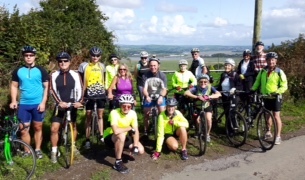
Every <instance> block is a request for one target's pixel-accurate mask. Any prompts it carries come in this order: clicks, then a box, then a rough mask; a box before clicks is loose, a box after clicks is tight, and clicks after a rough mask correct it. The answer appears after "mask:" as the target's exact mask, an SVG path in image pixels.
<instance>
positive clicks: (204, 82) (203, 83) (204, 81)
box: [198, 79, 209, 89]
mask: <svg viewBox="0 0 305 180" xmlns="http://www.w3.org/2000/svg"><path fill="white" fill-rule="evenodd" d="M208 84H209V80H207V79H200V80H199V81H198V85H199V87H201V88H203V89H204V88H206V87H207V85H208Z"/></svg>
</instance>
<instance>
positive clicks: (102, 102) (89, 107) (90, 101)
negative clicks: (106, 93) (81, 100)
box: [86, 99, 106, 110]
mask: <svg viewBox="0 0 305 180" xmlns="http://www.w3.org/2000/svg"><path fill="white" fill-rule="evenodd" d="M95 101H96V108H97V109H105V105H106V99H96V100H94V99H88V101H87V103H86V110H93V109H94V102H95Z"/></svg>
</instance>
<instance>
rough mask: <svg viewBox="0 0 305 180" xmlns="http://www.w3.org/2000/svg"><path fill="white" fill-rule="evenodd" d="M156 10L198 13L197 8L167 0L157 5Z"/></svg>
mask: <svg viewBox="0 0 305 180" xmlns="http://www.w3.org/2000/svg"><path fill="white" fill-rule="evenodd" d="M155 9H156V11H159V12H165V13H181V12H189V13H196V12H197V8H196V7H191V6H178V5H176V4H170V3H167V2H164V1H163V2H161V3H159V4H158V5H157V6H156V8H155Z"/></svg>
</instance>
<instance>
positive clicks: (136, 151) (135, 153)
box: [132, 146, 139, 155]
mask: <svg viewBox="0 0 305 180" xmlns="http://www.w3.org/2000/svg"><path fill="white" fill-rule="evenodd" d="M132 154H133V155H138V154H139V149H138V147H137V146H134V147H133V148H132Z"/></svg>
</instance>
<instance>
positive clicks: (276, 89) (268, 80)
mask: <svg viewBox="0 0 305 180" xmlns="http://www.w3.org/2000/svg"><path fill="white" fill-rule="evenodd" d="M258 88H260V93H261V94H264V95H267V94H271V93H277V94H283V93H284V92H285V91H286V90H287V89H288V82H287V77H286V75H285V73H284V71H283V70H281V69H280V68H275V70H273V71H272V72H271V73H270V75H269V77H268V67H265V68H264V69H262V70H261V71H260V72H259V73H258V75H257V77H256V80H255V83H254V84H253V86H252V88H251V89H252V90H254V91H255V90H257V89H258Z"/></svg>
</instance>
